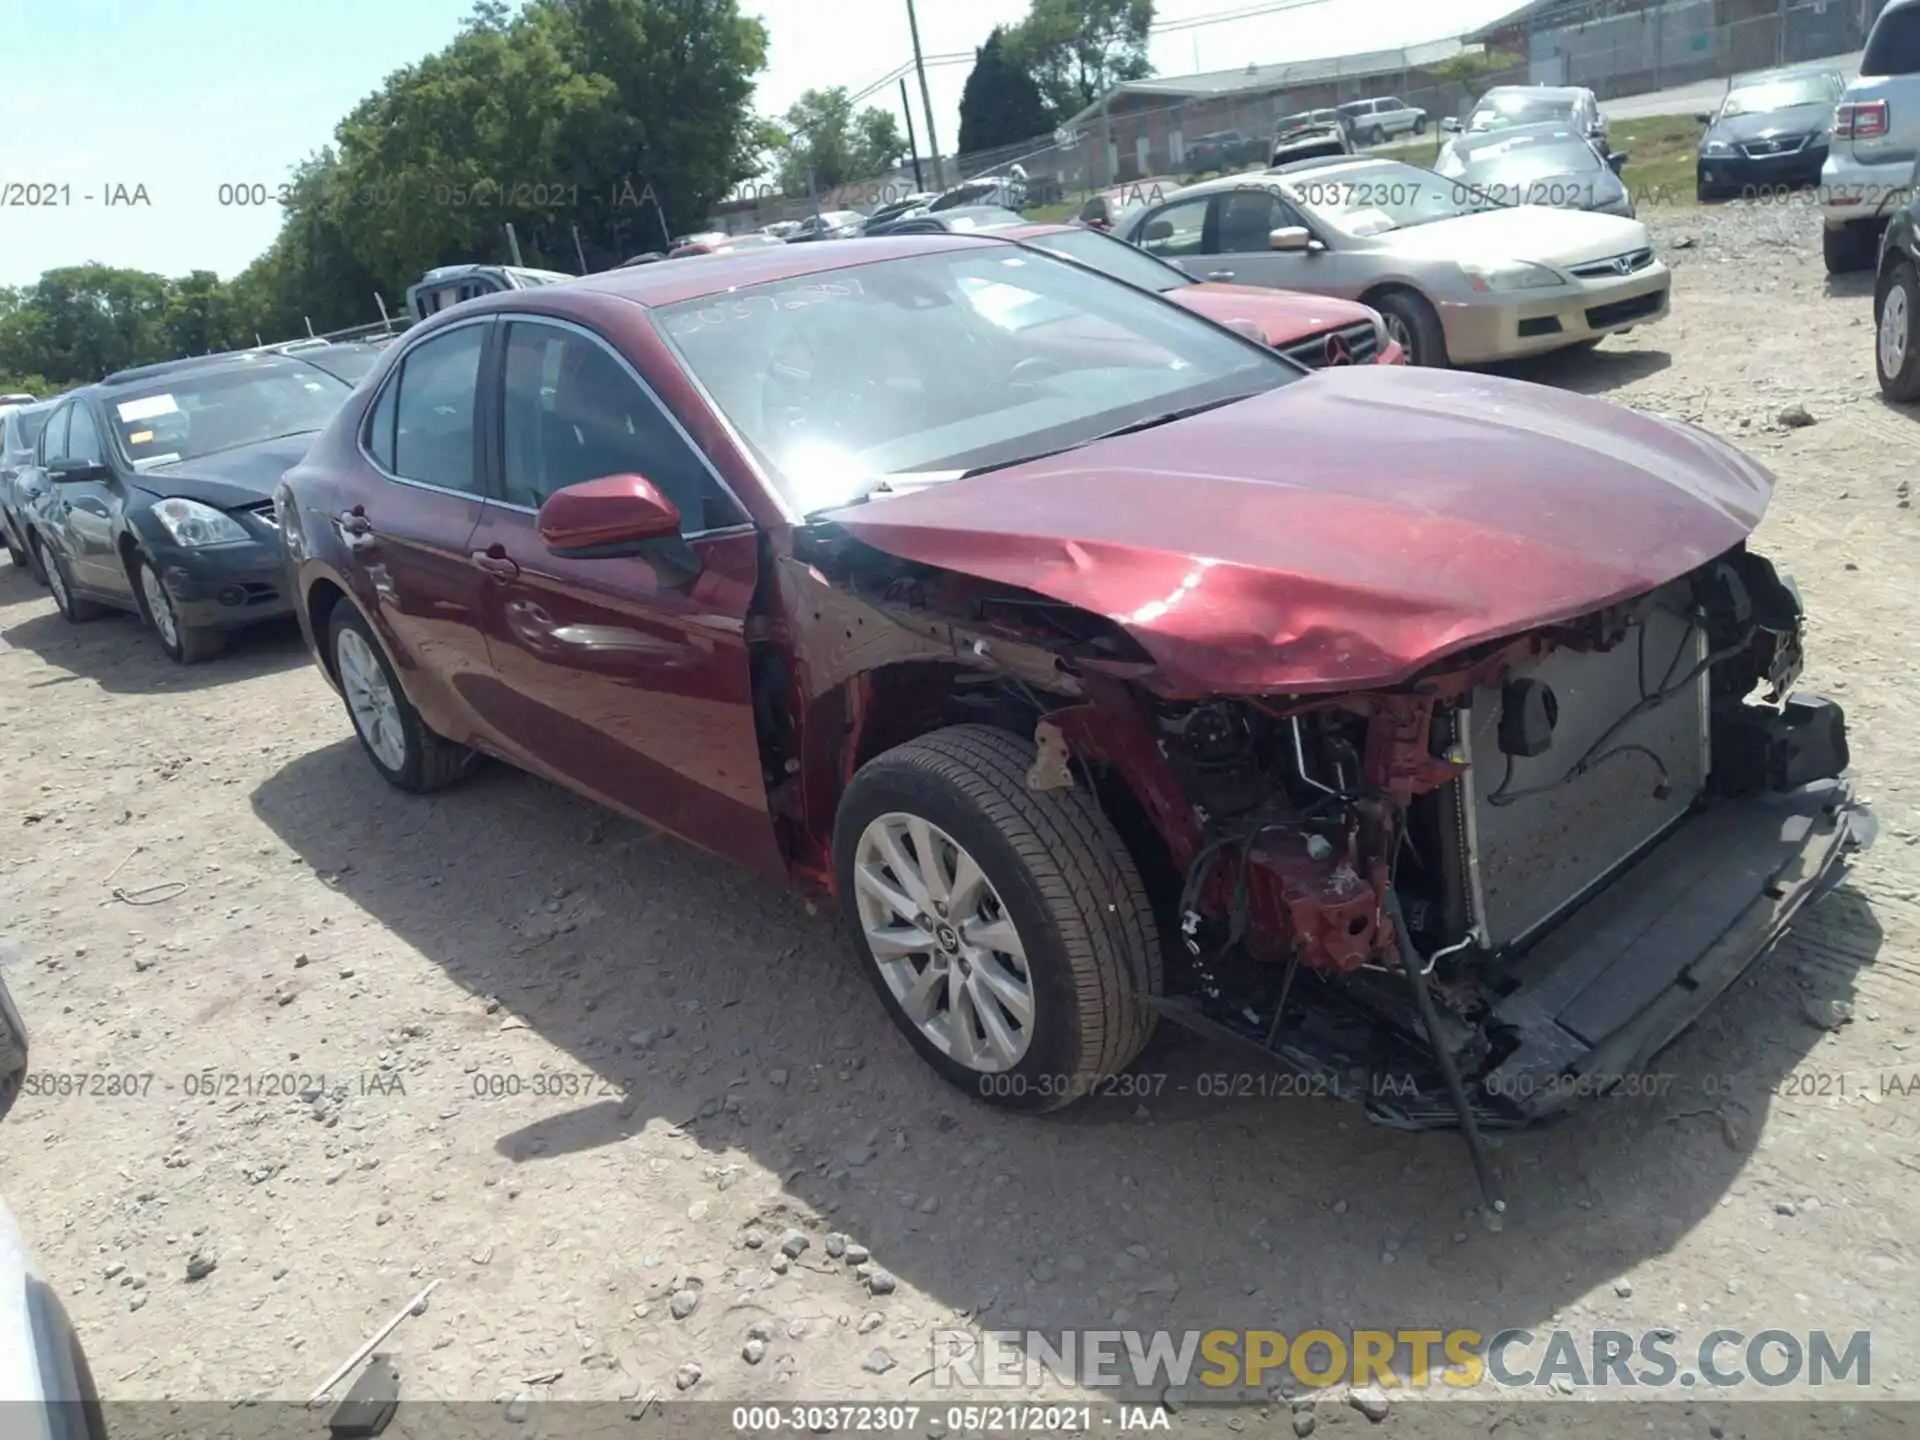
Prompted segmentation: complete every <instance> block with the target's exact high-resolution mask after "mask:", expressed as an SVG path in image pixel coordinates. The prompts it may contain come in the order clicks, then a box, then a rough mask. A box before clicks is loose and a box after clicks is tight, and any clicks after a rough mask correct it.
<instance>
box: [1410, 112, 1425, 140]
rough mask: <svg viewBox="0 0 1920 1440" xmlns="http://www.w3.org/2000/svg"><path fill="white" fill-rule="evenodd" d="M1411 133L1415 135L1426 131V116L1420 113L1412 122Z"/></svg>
mask: <svg viewBox="0 0 1920 1440" xmlns="http://www.w3.org/2000/svg"><path fill="white" fill-rule="evenodd" d="M1413 133H1414V134H1416V135H1424V134H1426V133H1427V117H1426V116H1424V115H1422V116H1420V117H1419V118H1418V119H1417V120H1415V121H1414V122H1413Z"/></svg>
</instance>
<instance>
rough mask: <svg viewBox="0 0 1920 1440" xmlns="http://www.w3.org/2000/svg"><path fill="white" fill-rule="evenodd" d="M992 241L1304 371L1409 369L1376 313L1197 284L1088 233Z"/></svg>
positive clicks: (1070, 229) (1054, 232)
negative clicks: (1233, 334)
mask: <svg viewBox="0 0 1920 1440" xmlns="http://www.w3.org/2000/svg"><path fill="white" fill-rule="evenodd" d="M992 233H993V234H994V235H995V236H997V237H998V238H1000V239H1003V240H1012V241H1015V242H1017V243H1019V244H1022V245H1030V246H1032V247H1033V248H1034V249H1036V250H1045V251H1047V252H1049V253H1050V254H1054V255H1059V256H1062V257H1064V258H1066V259H1068V260H1073V261H1077V262H1078V263H1079V264H1082V265H1086V266H1090V267H1091V268H1093V269H1095V270H1098V271H1100V272H1101V273H1102V274H1104V275H1111V276H1112V277H1113V278H1114V279H1116V280H1124V281H1125V282H1126V283H1127V284H1129V285H1137V286H1139V287H1140V288H1141V289H1143V290H1152V291H1155V292H1157V293H1158V294H1161V295H1165V296H1166V297H1167V299H1169V300H1171V301H1173V302H1174V303H1175V304H1176V305H1183V306H1185V307H1186V308H1187V309H1189V310H1191V311H1193V312H1194V313H1195V314H1196V315H1204V316H1206V317H1207V318H1208V319H1209V320H1217V321H1219V322H1220V323H1221V324H1223V325H1237V326H1240V327H1243V328H1244V327H1247V326H1251V327H1253V329H1254V330H1257V331H1258V332H1259V335H1260V337H1261V338H1262V339H1264V340H1265V341H1266V343H1267V344H1269V345H1271V346H1273V348H1274V349H1276V350H1278V351H1280V352H1281V353H1282V354H1284V355H1286V356H1288V357H1289V358H1290V359H1293V360H1297V361H1299V362H1300V363H1301V364H1302V365H1305V366H1306V367H1307V368H1308V369H1309V370H1318V369H1320V368H1322V367H1323V366H1327V365H1404V364H1406V363H1407V352H1406V351H1405V350H1403V349H1401V348H1400V346H1399V345H1398V344H1397V343H1396V342H1395V341H1393V340H1392V339H1390V338H1389V337H1388V335H1387V327H1386V323H1385V322H1384V321H1382V320H1381V318H1380V316H1379V313H1378V312H1377V311H1375V310H1373V309H1372V308H1371V307H1369V306H1366V305H1362V304H1360V302H1359V301H1357V300H1337V299H1333V298H1331V297H1329V296H1326V295H1304V294H1301V293H1299V292H1297V291H1292V290H1269V289H1264V288H1262V287H1260V286H1257V285H1225V284H1216V283H1213V282H1210V281H1200V280H1195V279H1194V278H1193V277H1192V276H1191V275H1189V274H1187V272H1186V271H1184V270H1182V269H1180V267H1179V266H1177V265H1169V264H1168V263H1167V262H1166V261H1164V260H1162V259H1161V258H1160V257H1159V256H1157V255H1151V254H1149V253H1148V252H1147V251H1145V250H1142V249H1141V248H1140V247H1139V246H1137V245H1129V244H1128V243H1127V242H1126V241H1124V240H1121V239H1118V238H1116V237H1114V236H1112V235H1109V234H1107V233H1106V232H1105V231H1104V230H1101V229H1098V228H1095V227H1093V226H1088V225H1021V226H1010V227H1008V228H1006V229H1004V230H995V231H993V232H992Z"/></svg>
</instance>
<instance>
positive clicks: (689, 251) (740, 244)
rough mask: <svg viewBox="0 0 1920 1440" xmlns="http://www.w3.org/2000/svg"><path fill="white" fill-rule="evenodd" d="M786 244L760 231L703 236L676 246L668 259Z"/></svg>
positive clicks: (669, 252) (669, 253)
mask: <svg viewBox="0 0 1920 1440" xmlns="http://www.w3.org/2000/svg"><path fill="white" fill-rule="evenodd" d="M786 243H787V242H786V241H784V240H782V239H781V238H780V237H779V236H777V235H766V234H762V233H760V232H758V231H756V232H754V233H753V234H751V235H703V236H702V237H700V238H699V239H698V240H689V241H687V242H686V243H685V244H683V245H676V246H674V247H673V249H671V250H669V251H668V252H667V259H669V260H678V259H680V258H681V257H682V256H684V255H725V254H730V253H731V252H733V251H735V250H762V249H765V248H766V247H767V246H769V245H784V244H786Z"/></svg>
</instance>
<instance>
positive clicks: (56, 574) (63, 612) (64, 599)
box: [33, 535, 104, 625]
mask: <svg viewBox="0 0 1920 1440" xmlns="http://www.w3.org/2000/svg"><path fill="white" fill-rule="evenodd" d="M33 549H34V557H35V558H36V559H37V560H38V561H39V562H40V567H39V568H40V573H41V574H43V575H45V576H47V577H48V579H47V588H48V589H49V590H51V591H53V603H54V608H56V609H57V610H59V612H60V616H61V618H62V619H63V620H65V621H66V622H67V623H68V624H69V625H84V624H86V623H87V622H88V621H89V620H98V619H99V618H100V616H101V615H102V614H103V613H104V607H103V606H100V605H96V604H94V602H93V601H91V600H83V599H81V598H80V597H78V596H77V595H75V594H74V593H73V572H72V571H71V570H69V569H68V568H67V562H66V559H65V558H64V557H63V556H62V555H61V554H60V553H59V552H58V551H56V550H53V549H51V548H49V547H48V545H47V543H46V541H44V540H42V539H41V538H40V537H39V536H38V535H36V536H34V537H33ZM56 579H57V581H58V583H55V581H56Z"/></svg>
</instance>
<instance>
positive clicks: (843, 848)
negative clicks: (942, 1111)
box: [833, 725, 1161, 1113]
mask: <svg viewBox="0 0 1920 1440" xmlns="http://www.w3.org/2000/svg"><path fill="white" fill-rule="evenodd" d="M1034 755H1035V750H1034V746H1033V742H1031V741H1029V740H1024V739H1021V738H1019V737H1016V736H1013V735H1009V734H1007V733H1006V732H1005V731H1001V730H995V729H992V728H990V727H988V726H984V725H958V726H954V727H952V728H949V729H945V730H939V731H936V732H934V733H933V734H931V735H926V736H923V737H922V738H920V739H918V740H913V741H909V742H908V743H907V744H905V745H900V746H897V747H896V748H894V749H892V750H889V751H887V752H886V753H885V754H883V755H880V756H878V757H876V758H875V759H873V760H870V761H868V762H867V764H865V765H863V766H862V767H861V768H860V770H859V772H858V773H857V774H856V775H855V776H854V777H853V781H852V783H851V784H849V785H848V787H847V791H846V794H845V795H844V796H842V797H841V801H840V808H839V814H838V816H837V817H836V819H835V823H834V837H833V850H834V872H835V876H836V878H837V881H838V886H839V891H840V897H841V904H842V913H843V915H844V917H845V920H846V924H847V926H848V929H849V931H850V939H851V941H852V944H853V949H854V953H855V955H856V956H857V957H858V959H859V962H860V965H861V968H862V969H864V970H865V971H866V973H867V978H868V979H869V980H870V981H871V982H872V983H873V987H874V989H875V991H876V992H878V994H879V996H880V999H881V1003H882V1004H883V1005H885V1006H886V1009H887V1013H888V1014H889V1015H891V1016H892V1017H893V1020H894V1023H895V1024H896V1025H898V1026H899V1027H900V1030H901V1032H902V1033H903V1034H904V1035H905V1036H906V1037H907V1040H908V1042H909V1043H910V1044H911V1045H912V1046H913V1048H914V1049H915V1050H917V1051H918V1052H919V1053H920V1057H921V1058H922V1059H923V1060H925V1061H926V1062H927V1063H928V1064H929V1065H931V1066H932V1067H933V1068H934V1069H935V1070H936V1071H938V1072H939V1074H940V1075H941V1076H942V1077H943V1078H944V1079H946V1080H947V1081H948V1082H949V1083H950V1084H952V1085H954V1086H956V1087H958V1088H959V1089H962V1090H965V1091H967V1092H968V1093H969V1094H971V1095H974V1096H976V1097H977V1098H979V1099H982V1100H985V1101H987V1102H988V1103H990V1104H994V1105H999V1106H1002V1107H1004V1108H1006V1109H1010V1110H1022V1111H1027V1112H1030V1113H1037V1112H1040V1111H1046V1110H1057V1109H1059V1108H1060V1107H1062V1106H1064V1105H1067V1104H1070V1103H1071V1102H1072V1101H1074V1100H1076V1099H1078V1098H1080V1097H1081V1096H1083V1095H1086V1094H1088V1093H1089V1092H1090V1091H1091V1090H1092V1089H1093V1088H1094V1087H1095V1086H1096V1085H1097V1084H1098V1083H1099V1082H1100V1080H1102V1079H1103V1078H1105V1077H1107V1076H1111V1075H1114V1074H1117V1073H1119V1072H1120V1071H1121V1070H1122V1069H1124V1068H1125V1067H1126V1066H1127V1064H1128V1063H1129V1062H1130V1061H1132V1059H1133V1058H1134V1057H1135V1056H1136V1055H1138V1054H1139V1053H1140V1050H1141V1047H1142V1046H1144V1045H1145V1044H1146V1043H1147V1039H1148V1037H1149V1036H1150V1035H1151V1034H1152V1033H1153V1025H1154V1018H1155V1014H1154V1011H1153V1009H1152V1007H1151V1006H1150V1005H1148V1004H1147V1003H1145V1001H1144V999H1143V998H1142V997H1143V996H1146V995H1156V994H1158V993H1160V989H1161V953H1160V938H1159V932H1158V929H1157V927H1156V926H1155V923H1154V918H1153V910H1152V907H1151V906H1150V905H1149V904H1148V901H1147V895H1146V889H1145V887H1144V885H1142V883H1141V880H1140V872H1139V869H1138V867H1137V866H1136V865H1135V864H1134V861H1133V857H1132V856H1131V855H1130V854H1128V853H1127V849H1126V846H1125V844H1124V843H1123V842H1122V841H1121V838H1120V835H1119V832H1118V831H1116V830H1115V829H1114V826H1113V823H1112V822H1111V821H1110V820H1109V819H1108V818H1107V816H1106V814H1105V813H1104V812H1103V811H1102V810H1101V809H1100V807H1099V805H1098V804H1097V803H1096V802H1095V800H1094V798H1093V797H1092V796H1091V795H1089V794H1088V792H1087V790H1086V789H1085V788H1084V785H1082V784H1079V783H1076V784H1075V785H1073V786H1071V787H1069V788H1066V789H1058V790H1044V791H1037V790H1034V789H1032V788H1031V787H1030V786H1029V785H1028V784H1027V771H1028V768H1029V767H1030V766H1031V765H1032V764H1033V760H1034ZM891 812H901V813H904V814H907V815H912V816H916V817H919V818H921V819H925V820H927V821H929V822H930V823H931V824H932V825H934V826H936V827H938V828H939V829H940V830H943V831H945V832H946V834H947V835H948V836H949V837H950V838H951V839H952V840H953V841H954V842H955V843H956V844H958V845H959V846H961V847H962V848H964V849H965V850H966V851H967V853H968V854H969V855H971V856H972V857H973V858H974V860H975V862H976V863H977V864H978V865H979V867H980V869H981V871H982V872H983V873H984V874H985V876H986V881H987V883H988V884H989V885H991V886H992V888H993V891H994V893H995V894H997V895H998V896H999V898H1000V901H1001V903H1002V905H1003V906H1004V913H1005V915H1006V917H1007V918H1008V919H1010V920H1011V921H1012V922H1013V925H1014V927H1015V929H1016V931H1017V932H1018V934H1019V936H1020V941H1021V945H1022V948H1023V949H1024V950H1025V951H1026V969H1027V978H1028V980H1029V983H1030V987H1031V990H1032V992H1033V1020H1032V1025H1031V1029H1030V1031H1029V1034H1028V1037H1027V1048H1026V1051H1025V1053H1024V1054H1023V1055H1022V1057H1021V1058H1020V1060H1019V1061H1018V1063H1016V1064H1015V1065H1013V1066H1012V1067H1011V1068H1009V1069H1005V1070H1002V1071H999V1072H997V1073H992V1074H989V1073H985V1072H983V1071H981V1070H978V1069H975V1068H973V1067H970V1066H968V1065H965V1064H963V1063H961V1062H959V1061H957V1060H955V1059H952V1058H950V1057H949V1056H948V1055H947V1054H946V1053H945V1052H944V1051H943V1050H942V1049H941V1048H940V1047H939V1046H938V1045H936V1044H935V1043H934V1042H933V1041H932V1040H931V1039H929V1038H928V1037H927V1036H926V1035H925V1034H923V1033H922V1031H921V1029H920V1027H919V1026H918V1025H916V1024H915V1023H914V1022H913V1021H912V1020H911V1019H909V1018H908V1016H907V1014H906V1012H905V1011H904V1010H903V1009H902V1007H901V1005H900V1002H899V1001H898V1000H897V999H896V998H895V997H894V995H893V992H892V991H891V990H890V989H889V988H888V985H887V982H886V979H885V977H884V976H883V975H882V973H881V970H880V966H879V964H878V963H877V962H876V961H875V959H874V956H873V953H872V950H871V948H870V947H869V945H868V944H867V941H866V939H865V937H864V933H863V929H862V924H861V920H860V912H859V908H858V902H857V899H856V895H855V884H856V880H855V874H854V868H855V864H856V859H857V853H858V850H859V847H860V841H861V837H862V835H863V833H864V832H865V831H866V829H867V827H868V826H869V825H870V824H871V823H872V822H873V821H874V820H875V819H877V818H878V817H880V816H882V815H886V814H888V813H891ZM927 963H929V964H930V963H932V962H931V960H929V961H928V962H927Z"/></svg>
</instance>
